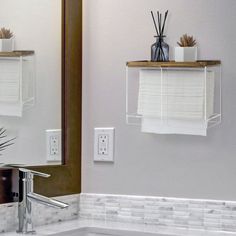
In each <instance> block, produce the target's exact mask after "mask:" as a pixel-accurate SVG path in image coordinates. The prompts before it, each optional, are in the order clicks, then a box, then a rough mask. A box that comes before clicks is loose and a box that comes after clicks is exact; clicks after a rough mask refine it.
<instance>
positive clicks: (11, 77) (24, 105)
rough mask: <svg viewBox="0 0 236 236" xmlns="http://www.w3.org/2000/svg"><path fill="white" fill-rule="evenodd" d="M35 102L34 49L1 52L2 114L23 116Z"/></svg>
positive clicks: (0, 84) (0, 88)
mask: <svg viewBox="0 0 236 236" xmlns="http://www.w3.org/2000/svg"><path fill="white" fill-rule="evenodd" d="M34 104H35V65H34V51H13V52H0V115H1V116H17V117H22V115H23V111H24V110H26V109H29V108H31V107H33V106H34Z"/></svg>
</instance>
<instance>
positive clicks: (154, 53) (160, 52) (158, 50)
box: [151, 11, 169, 62]
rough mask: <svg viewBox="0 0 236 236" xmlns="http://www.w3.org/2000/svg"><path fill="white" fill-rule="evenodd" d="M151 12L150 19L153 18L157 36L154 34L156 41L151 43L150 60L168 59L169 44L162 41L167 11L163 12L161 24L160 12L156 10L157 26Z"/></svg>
mask: <svg viewBox="0 0 236 236" xmlns="http://www.w3.org/2000/svg"><path fill="white" fill-rule="evenodd" d="M151 14H152V19H153V22H154V26H155V29H156V33H157V36H155V38H156V42H155V43H154V44H152V46H151V61H153V62H156V61H169V45H168V44H167V43H165V42H164V38H165V35H164V30H165V23H166V19H167V16H168V11H166V12H165V17H164V21H163V24H162V20H161V19H162V14H160V13H159V11H158V12H157V17H158V27H157V23H156V20H155V17H154V14H153V12H151Z"/></svg>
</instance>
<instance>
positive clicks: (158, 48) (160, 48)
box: [151, 36, 169, 61]
mask: <svg viewBox="0 0 236 236" xmlns="http://www.w3.org/2000/svg"><path fill="white" fill-rule="evenodd" d="M155 37H156V38H157V39H156V42H155V43H154V44H152V46H151V61H169V45H168V44H167V43H165V42H164V37H165V36H162V37H159V36H155Z"/></svg>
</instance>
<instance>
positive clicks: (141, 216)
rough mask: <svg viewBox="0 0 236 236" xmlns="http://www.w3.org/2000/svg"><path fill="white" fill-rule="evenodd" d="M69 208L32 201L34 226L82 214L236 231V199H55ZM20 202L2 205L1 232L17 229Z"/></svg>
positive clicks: (84, 196)
mask: <svg viewBox="0 0 236 236" xmlns="http://www.w3.org/2000/svg"><path fill="white" fill-rule="evenodd" d="M56 199H58V200H60V201H63V202H66V203H68V204H69V205H70V206H69V208H68V209H63V210H61V209H56V208H52V207H48V206H44V205H41V204H37V203H34V204H33V222H34V225H35V226H39V225H45V224H52V223H56V222H60V221H66V220H72V219H76V218H78V216H79V217H81V218H86V219H93V220H106V221H117V222H128V223H138V224H149V225H160V226H167V227H174V228H176V227H177V228H186V229H203V230H209V231H227V232H236V202H232V201H211V200H194V199H180V198H165V197H145V196H143V197H142V196H125V195H107V194H85V193H82V194H80V195H79V194H76V195H68V196H63V197H58V198H56ZM17 211H18V209H17V203H10V204H3V205H0V233H1V232H7V231H15V230H16V229H17Z"/></svg>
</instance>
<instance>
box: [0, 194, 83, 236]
mask: <svg viewBox="0 0 236 236" xmlns="http://www.w3.org/2000/svg"><path fill="white" fill-rule="evenodd" d="M55 199H57V200H59V201H62V202H66V203H68V204H69V205H70V206H69V207H68V208H66V209H57V208H53V207H48V206H45V205H42V204H38V203H35V202H34V203H33V204H32V205H33V207H32V213H33V223H34V226H40V225H46V224H52V223H56V222H60V221H65V220H72V219H76V218H78V210H79V194H75V195H68V196H62V197H56V198H55ZM17 214H18V203H9V204H2V205H0V233H3V232H8V231H14V230H16V229H17V227H18V224H17V222H18V219H17Z"/></svg>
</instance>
